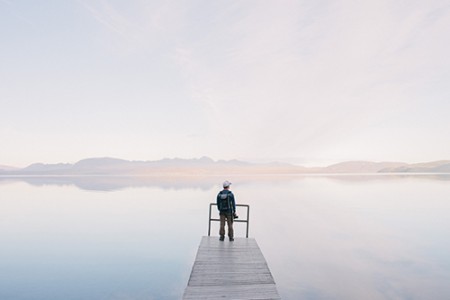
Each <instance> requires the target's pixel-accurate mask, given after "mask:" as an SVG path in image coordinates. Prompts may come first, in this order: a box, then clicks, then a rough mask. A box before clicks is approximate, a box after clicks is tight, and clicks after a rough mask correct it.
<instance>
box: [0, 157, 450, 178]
mask: <svg viewBox="0 0 450 300" xmlns="http://www.w3.org/2000/svg"><path fill="white" fill-rule="evenodd" d="M310 173H313V174H331V173H355V174H356V173H450V161H448V160H442V161H435V162H428V163H418V164H407V163H402V162H371V161H348V162H342V163H338V164H334V165H330V166H328V167H316V168H306V167H302V166H296V165H291V164H286V163H278V162H273V163H265V164H255V163H249V162H244V161H239V160H218V161H215V160H212V159H211V158H209V157H201V158H195V159H180V158H173V159H170V158H165V159H162V160H157V161H129V160H123V159H118V158H111V157H101V158H87V159H83V160H80V161H78V162H77V163H75V164H66V163H59V164H43V163H36V164H32V165H30V166H28V167H26V168H23V169H17V168H12V167H6V168H2V167H1V166H0V175H42V176H46V175H50V176H53V175H67V176H69V175H126V176H141V175H165V174H167V175H177V176H178V175H181V176H184V175H202V176H206V175H220V174H242V175H251V174H291V175H292V174H310Z"/></svg>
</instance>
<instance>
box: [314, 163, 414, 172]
mask: <svg viewBox="0 0 450 300" xmlns="http://www.w3.org/2000/svg"><path fill="white" fill-rule="evenodd" d="M406 165H407V164H406V163H402V162H372V161H347V162H342V163H338V164H334V165H331V166H328V167H325V168H324V169H323V171H325V172H326V173H376V172H379V171H381V170H383V169H388V168H397V167H402V166H406Z"/></svg>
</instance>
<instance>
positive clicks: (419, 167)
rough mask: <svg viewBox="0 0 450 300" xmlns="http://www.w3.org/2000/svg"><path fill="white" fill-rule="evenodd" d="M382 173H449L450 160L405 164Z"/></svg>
mask: <svg viewBox="0 0 450 300" xmlns="http://www.w3.org/2000/svg"><path fill="white" fill-rule="evenodd" d="M380 172H382V173H450V160H439V161H432V162H427V163H418V164H406V165H404V166H398V167H390V168H385V169H382V170H380Z"/></svg>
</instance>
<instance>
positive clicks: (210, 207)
mask: <svg viewBox="0 0 450 300" xmlns="http://www.w3.org/2000/svg"><path fill="white" fill-rule="evenodd" d="M213 206H217V204H216V203H210V204H209V224H208V236H211V221H219V222H220V219H212V217H211V215H212V213H211V211H212V207H213ZM236 206H242V207H247V219H246V220H241V219H234V220H233V222H241V223H247V230H246V234H245V237H246V238H248V225H249V221H250V205H247V204H236Z"/></svg>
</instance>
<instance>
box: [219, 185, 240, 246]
mask: <svg viewBox="0 0 450 300" xmlns="http://www.w3.org/2000/svg"><path fill="white" fill-rule="evenodd" d="M230 185H231V182H229V181H227V180H226V181H225V182H224V183H223V190H222V191H220V192H219V194H218V195H217V209H218V210H219V213H220V230H219V235H220V240H221V241H223V240H224V239H225V221H227V224H228V237H229V238H230V241H231V242H232V241H234V231H233V219H234V214H235V213H236V203H235V201H234V195H233V193H232V192H231V191H230Z"/></svg>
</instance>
